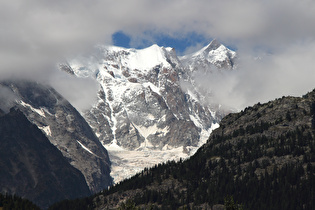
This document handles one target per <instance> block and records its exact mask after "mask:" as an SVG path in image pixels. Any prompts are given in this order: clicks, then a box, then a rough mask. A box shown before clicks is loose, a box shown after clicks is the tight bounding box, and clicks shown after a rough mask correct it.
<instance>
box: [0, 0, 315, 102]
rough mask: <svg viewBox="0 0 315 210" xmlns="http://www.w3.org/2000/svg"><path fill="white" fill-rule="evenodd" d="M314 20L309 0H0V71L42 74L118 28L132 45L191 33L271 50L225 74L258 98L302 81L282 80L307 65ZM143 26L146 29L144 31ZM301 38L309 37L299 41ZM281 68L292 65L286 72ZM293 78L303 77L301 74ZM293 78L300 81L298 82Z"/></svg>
mask: <svg viewBox="0 0 315 210" xmlns="http://www.w3.org/2000/svg"><path fill="white" fill-rule="evenodd" d="M314 20H315V2H314V1H312V0H303V1H297V0H276V1H271V0H264V1H253V0H226V1H222V0H195V1H188V0H173V1H167V0H160V1H155V0H133V1H125V0H116V1H111V0H95V1H88V0H69V1H61V0H56V1H42V0H29V1H23V0H15V1H1V3H0V28H1V33H0V65H1V66H0V67H1V70H0V77H1V78H2V79H3V78H7V77H22V78H27V77H30V78H33V79H43V78H44V79H47V77H48V76H49V75H51V74H52V72H53V71H55V68H54V67H55V64H56V63H57V62H58V61H60V60H62V59H64V58H65V57H71V56H72V55H75V54H77V53H82V52H85V51H89V50H90V49H91V48H92V47H93V46H94V45H95V44H98V43H105V44H110V43H111V37H112V34H114V33H115V32H117V31H122V32H124V33H125V34H128V35H130V36H131V42H130V44H131V45H141V42H142V41H143V40H152V41H154V40H155V38H154V36H156V35H157V34H163V35H168V36H170V37H176V36H185V34H186V35H187V34H190V33H192V32H197V33H198V34H201V35H202V36H204V37H205V38H209V39H211V37H216V38H218V39H220V40H222V41H223V43H226V44H228V45H229V44H232V45H233V46H236V48H237V49H238V50H239V51H240V53H239V55H240V57H241V56H243V55H244V57H246V56H248V54H251V55H252V54H255V53H257V49H258V50H261V51H268V52H272V53H273V56H272V58H267V60H264V61H261V63H260V64H257V63H254V64H253V66H250V64H251V61H249V63H248V64H246V61H243V64H242V65H243V66H244V70H241V69H240V70H239V72H240V73H237V75H232V76H231V78H230V79H229V80H233V79H234V81H231V83H232V84H234V85H235V86H236V87H239V90H240V91H241V90H244V89H246V88H245V87H247V90H246V92H244V93H239V95H240V97H245V98H250V99H253V98H255V95H256V92H255V91H252V90H250V89H257V91H258V90H261V91H260V92H259V91H258V92H257V93H260V94H262V97H264V94H265V93H264V91H263V90H267V89H268V88H267V87H265V88H263V86H264V84H268V85H269V84H270V85H271V87H272V86H273V87H274V89H283V90H282V91H283V93H287V92H289V91H287V90H292V91H293V92H295V91H296V90H300V89H302V88H300V87H299V88H298V87H296V89H295V88H293V87H294V86H289V85H287V82H285V81H289V80H292V79H293V78H294V77H295V76H296V74H297V73H296V72H297V71H299V72H300V74H301V75H302V74H304V73H305V74H306V73H310V71H311V66H312V65H311V66H307V65H309V64H310V62H309V59H307V58H306V57H307V56H308V55H310V54H311V53H314V51H313V41H312V40H314V36H315V22H314ZM148 31H150V32H151V34H150V33H145V32H148ZM307 40H311V41H310V43H301V42H309V41H307ZM209 41H210V40H209ZM296 43H298V44H296ZM307 44H310V45H311V46H307ZM193 45H194V44H193ZM187 50H188V49H187ZM294 50H297V51H299V52H300V54H303V55H304V56H299V55H300V54H298V53H297V51H294ZM287 59H292V60H294V61H296V63H299V64H301V65H303V70H300V69H301V68H299V67H298V66H299V65H296V63H292V65H291V66H287V65H288V63H290V61H288V60H287ZM294 67H296V68H294ZM266 68H268V69H266ZM287 68H288V69H290V70H289V71H286V70H285V69H287ZM247 69H248V70H247ZM249 69H250V70H249ZM297 69H299V70H297ZM258 70H259V71H261V72H258ZM242 72H243V73H242ZM253 72H256V73H255V74H259V75H260V76H261V77H262V78H265V79H266V80H267V79H269V80H271V81H273V83H271V82H267V81H266V82H265V83H263V81H261V84H260V86H262V87H259V86H258V85H257V83H256V84H250V83H246V82H241V81H242V79H241V78H239V77H240V76H243V77H244V78H246V77H249V78H250V77H254V75H253ZM268 73H270V74H271V75H268ZM238 74H240V75H238ZM282 74H284V75H282ZM47 75H48V76H47ZM272 75H282V76H284V77H285V78H286V80H280V83H276V81H275V79H274V78H273V77H272ZM229 76H230V75H229ZM229 76H227V77H229ZM49 77H50V76H49ZM277 78H278V79H280V76H278V77H277ZM295 78H296V80H300V79H301V80H302V79H307V81H308V78H302V76H299V77H295ZM222 79H224V78H222ZM226 79H227V78H226ZM295 83H298V84H300V85H301V86H302V87H304V86H306V85H305V84H304V83H302V82H300V81H295ZM276 84H278V86H276ZM293 84H294V83H293ZM250 85H254V87H252V86H250ZM280 85H284V86H286V85H287V86H286V87H283V88H282V87H280ZM290 85H292V84H290ZM82 89H84V87H82ZM270 89H271V88H270ZM304 89H305V88H303V90H304ZM233 90H234V89H233ZM233 90H232V91H230V92H231V93H233ZM227 91H228V90H227ZM273 91H274V90H273V89H272V90H271V92H270V93H269V94H273V93H274V92H273ZM251 95H254V96H251Z"/></svg>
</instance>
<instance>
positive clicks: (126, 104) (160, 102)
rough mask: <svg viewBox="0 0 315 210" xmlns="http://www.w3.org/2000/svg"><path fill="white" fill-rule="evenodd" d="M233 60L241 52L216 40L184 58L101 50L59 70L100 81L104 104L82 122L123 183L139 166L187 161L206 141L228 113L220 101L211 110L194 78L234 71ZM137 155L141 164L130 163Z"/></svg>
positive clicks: (168, 51) (166, 51)
mask: <svg viewBox="0 0 315 210" xmlns="http://www.w3.org/2000/svg"><path fill="white" fill-rule="evenodd" d="M234 59H235V52H233V51H231V50H229V49H227V48H226V47H224V46H223V45H222V44H219V43H218V42H217V41H216V40H214V41H212V42H211V43H210V44H209V45H208V46H206V47H205V48H203V49H201V50H200V51H198V52H196V53H194V54H191V55H187V56H184V57H178V56H177V55H176V52H175V50H174V49H172V48H168V47H167V48H165V47H159V46H157V45H152V46H151V47H148V48H146V49H140V50H138V49H125V48H121V47H113V46H98V47H97V53H95V54H94V55H90V56H89V57H78V58H76V59H72V60H70V61H68V64H64V65H61V69H63V70H66V71H67V72H69V73H71V74H74V75H76V76H78V77H93V78H95V79H96V80H97V81H98V82H99V84H100V89H99V91H98V93H97V94H98V102H97V103H96V104H95V105H94V106H93V107H92V108H91V109H90V110H88V111H87V112H85V113H84V117H85V119H86V120H87V122H88V123H89V124H90V125H91V127H92V128H93V129H94V131H95V133H96V135H97V136H98V138H99V139H100V141H101V142H102V144H103V145H104V146H105V147H106V148H107V149H108V151H109V153H110V156H111V160H112V162H113V167H112V171H113V173H112V176H113V177H114V178H115V181H118V180H119V179H121V178H124V177H126V176H128V175H129V174H130V173H134V172H135V171H134V170H135V169H134V167H136V168H138V167H139V168H140V169H142V168H144V167H147V166H151V165H152V164H156V163H159V162H162V161H166V160H167V159H169V158H171V159H179V158H181V157H183V158H185V157H188V156H189V155H191V154H193V152H194V151H196V149H197V148H198V147H199V146H200V145H202V144H203V143H204V142H205V141H206V139H207V138H208V136H209V134H210V132H211V131H212V130H213V129H214V128H216V127H218V122H219V121H220V119H221V118H222V116H223V115H224V114H225V111H226V110H221V109H220V106H219V105H217V104H215V102H214V103H213V104H212V105H205V103H204V101H203V98H204V95H203V93H202V92H199V91H198V85H196V84H195V83H196V81H194V76H193V74H194V72H195V71H198V69H201V68H203V70H205V69H206V70H208V71H212V69H217V68H227V69H232V68H233V65H234ZM183 83H185V87H183ZM170 154H171V155H170ZM135 156H136V157H137V162H138V163H136V161H134V162H132V161H131V160H133V157H135ZM156 156H159V158H156ZM141 157H142V158H141ZM164 157H165V159H164ZM139 159H142V161H143V164H142V162H141V161H140V163H139ZM140 169H139V170H140Z"/></svg>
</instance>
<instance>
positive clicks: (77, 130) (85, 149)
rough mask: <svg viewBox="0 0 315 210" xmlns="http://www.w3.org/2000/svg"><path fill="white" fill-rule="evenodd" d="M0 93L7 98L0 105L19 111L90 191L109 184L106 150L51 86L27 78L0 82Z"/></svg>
mask: <svg viewBox="0 0 315 210" xmlns="http://www.w3.org/2000/svg"><path fill="white" fill-rule="evenodd" d="M0 93H1V94H0V96H2V97H4V96H5V97H6V99H5V100H6V101H7V103H6V104H2V106H1V108H2V107H5V108H6V109H8V108H9V107H13V106H14V107H16V108H17V109H19V110H21V111H22V112H23V114H24V115H25V116H26V117H27V119H28V120H29V121H30V122H32V123H33V124H35V125H36V126H37V127H38V128H39V129H41V130H42V131H43V133H44V134H46V136H47V138H48V139H49V141H50V142H51V143H52V144H53V145H54V146H55V147H57V148H58V149H59V150H60V151H61V153H62V155H63V156H64V157H65V158H66V159H67V160H68V162H69V163H70V164H71V165H72V166H73V167H74V168H76V169H78V170H79V171H80V172H81V173H82V174H83V176H84V178H85V181H86V183H87V185H88V187H89V189H90V191H91V192H93V193H96V192H99V191H101V190H103V189H104V188H107V187H108V186H110V185H111V184H112V178H111V177H110V161H109V156H108V153H107V151H106V149H105V148H104V147H103V146H102V144H101V143H100V142H99V140H98V138H97V137H96V136H95V134H94V132H93V130H92V129H91V128H90V126H89V125H88V124H87V122H86V121H85V120H84V118H83V117H82V116H81V115H80V114H79V112H78V111H77V110H76V109H75V108H74V107H73V106H72V105H71V104H70V103H69V102H68V101H67V100H66V99H64V98H63V97H62V96H61V95H60V94H59V93H57V92H56V91H55V90H54V89H53V88H51V87H49V86H46V85H42V84H39V83H36V82H29V81H0ZM9 98H10V100H9ZM0 105H1V103H0ZM4 105H6V106H4ZM51 173H53V172H51Z"/></svg>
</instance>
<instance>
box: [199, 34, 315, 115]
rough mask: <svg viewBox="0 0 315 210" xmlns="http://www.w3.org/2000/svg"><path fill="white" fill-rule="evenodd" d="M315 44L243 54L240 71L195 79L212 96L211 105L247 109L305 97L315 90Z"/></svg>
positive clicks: (238, 68)
mask: <svg viewBox="0 0 315 210" xmlns="http://www.w3.org/2000/svg"><path fill="white" fill-rule="evenodd" d="M313 55H315V41H314V40H313V41H307V42H300V43H295V44H291V45H290V46H288V47H287V49H286V50H285V51H280V52H277V53H276V54H264V55H261V57H256V58H254V57H253V56H252V55H250V54H248V52H243V53H242V52H240V54H239V57H240V59H239V61H238V66H237V69H234V70H232V71H220V70H218V71H213V73H208V74H206V75H205V74H204V72H202V73H201V72H196V74H195V78H196V81H197V83H198V84H200V85H201V87H202V88H204V89H209V90H210V91H211V94H212V96H211V97H209V98H208V100H209V101H208V102H209V103H213V102H216V103H221V104H223V105H225V106H229V107H233V108H237V109H244V108H245V107H246V106H252V105H254V104H255V103H258V102H262V103H264V102H267V101H269V100H274V99H276V98H279V97H282V96H289V95H290V96H302V95H304V94H305V93H307V92H309V91H311V90H312V89H314V88H315V84H314V81H315V74H314V67H313V66H314V60H313Z"/></svg>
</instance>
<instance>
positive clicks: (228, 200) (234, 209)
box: [224, 196, 243, 210]
mask: <svg viewBox="0 0 315 210" xmlns="http://www.w3.org/2000/svg"><path fill="white" fill-rule="evenodd" d="M224 207H225V209H226V210H243V206H242V205H241V204H237V202H236V203H235V202H234V199H233V196H227V197H225V198H224Z"/></svg>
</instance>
